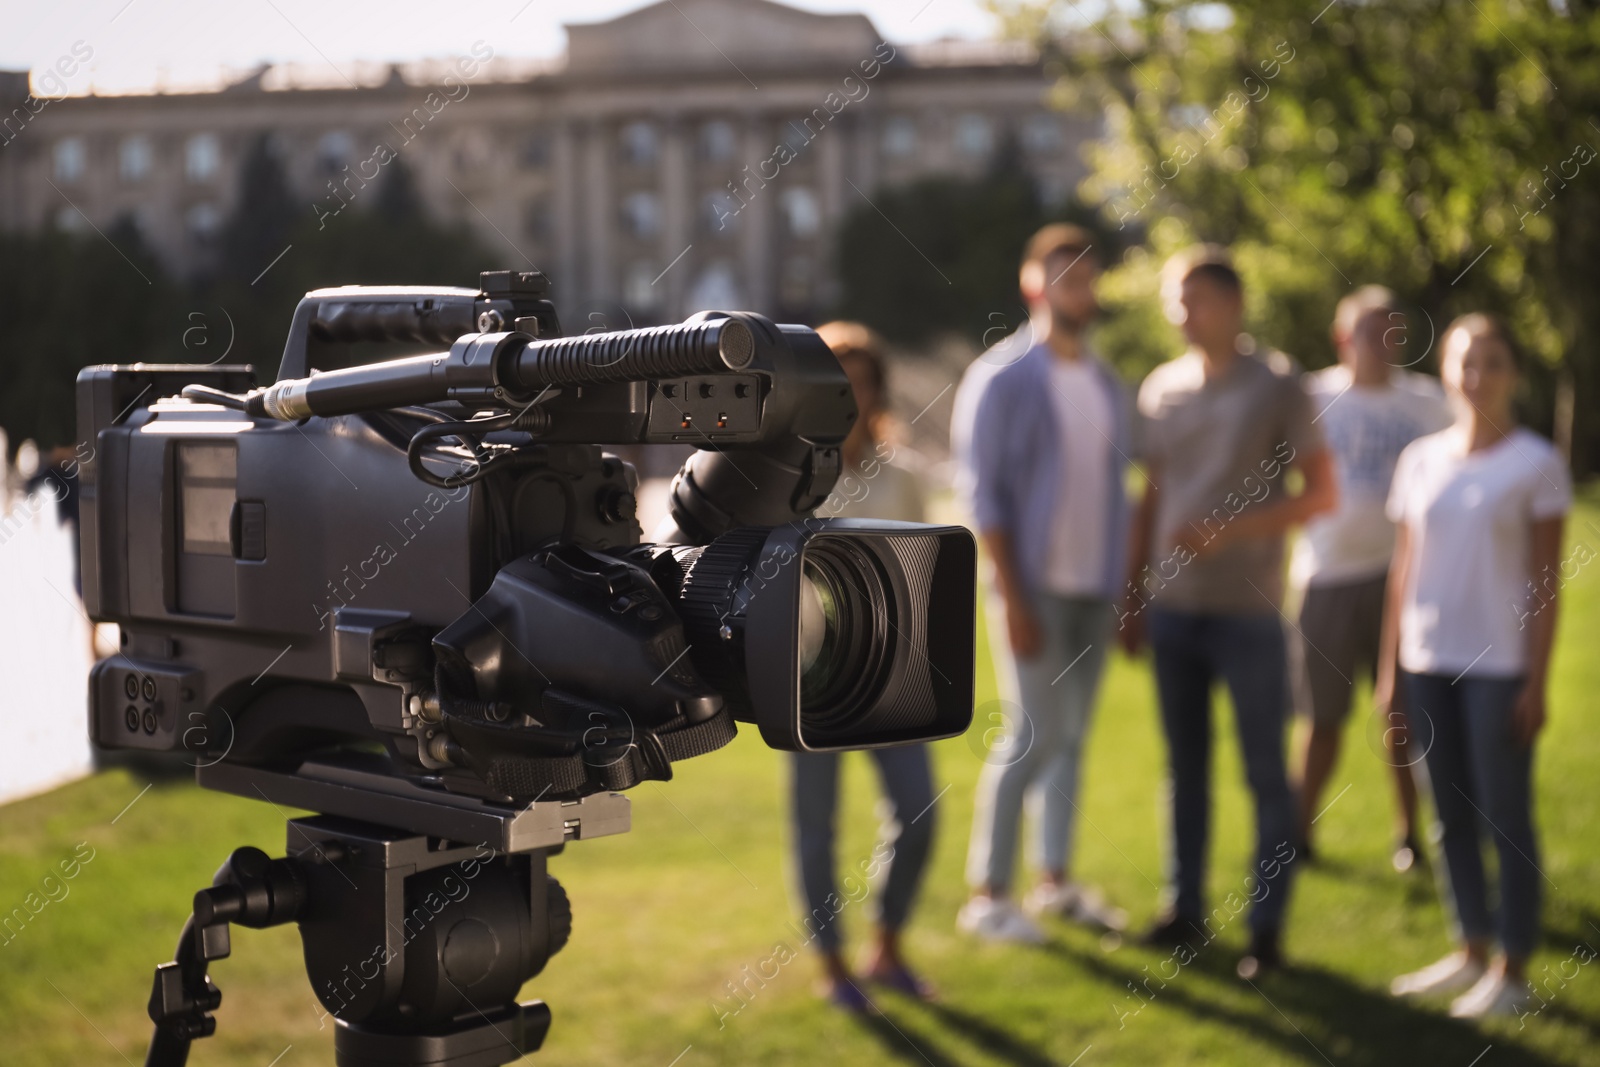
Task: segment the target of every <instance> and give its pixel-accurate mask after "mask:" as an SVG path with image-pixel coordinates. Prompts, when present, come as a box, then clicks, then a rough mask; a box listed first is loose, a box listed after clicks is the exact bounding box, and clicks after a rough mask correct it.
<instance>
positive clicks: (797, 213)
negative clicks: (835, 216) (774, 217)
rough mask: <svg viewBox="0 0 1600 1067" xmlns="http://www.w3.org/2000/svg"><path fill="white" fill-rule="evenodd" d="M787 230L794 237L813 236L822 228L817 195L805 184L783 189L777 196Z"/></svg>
mask: <svg viewBox="0 0 1600 1067" xmlns="http://www.w3.org/2000/svg"><path fill="white" fill-rule="evenodd" d="M779 203H780V204H782V205H783V214H784V218H785V219H787V220H788V223H789V232H790V233H791V234H793V235H794V236H795V237H815V236H816V235H817V232H818V231H819V230H821V229H822V208H821V207H820V206H819V205H818V204H817V195H816V194H815V193H813V192H812V191H811V190H810V189H808V188H806V187H805V186H803V185H801V186H796V187H795V188H792V189H785V190H784V191H783V193H782V195H781V197H780V198H779Z"/></svg>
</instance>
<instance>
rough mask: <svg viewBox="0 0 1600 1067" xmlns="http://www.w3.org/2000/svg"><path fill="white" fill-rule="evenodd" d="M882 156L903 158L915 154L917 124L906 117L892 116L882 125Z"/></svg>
mask: <svg viewBox="0 0 1600 1067" xmlns="http://www.w3.org/2000/svg"><path fill="white" fill-rule="evenodd" d="M883 154H884V155H886V156H895V157H897V158H901V159H903V158H905V157H906V156H914V155H916V154H917V123H916V120H915V119H912V118H910V117H908V116H906V115H894V116H892V117H891V118H890V119H889V121H888V122H885V123H884V124H883Z"/></svg>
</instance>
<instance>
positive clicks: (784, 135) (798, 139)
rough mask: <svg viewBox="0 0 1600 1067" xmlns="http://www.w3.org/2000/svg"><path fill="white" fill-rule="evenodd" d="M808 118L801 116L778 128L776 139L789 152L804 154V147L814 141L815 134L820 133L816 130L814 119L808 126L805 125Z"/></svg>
mask: <svg viewBox="0 0 1600 1067" xmlns="http://www.w3.org/2000/svg"><path fill="white" fill-rule="evenodd" d="M809 118H811V116H809V115H802V116H800V117H799V118H793V119H790V120H789V121H788V122H785V123H784V124H783V125H782V126H779V127H778V138H779V139H780V140H782V141H783V143H784V144H786V145H788V146H789V148H790V150H791V151H793V152H795V153H797V154H798V153H800V152H804V151H805V150H806V145H808V144H810V143H811V142H812V141H815V140H816V139H817V134H818V133H820V132H821V131H820V130H819V129H818V128H817V123H816V120H815V119H811V125H810V126H807V125H806V120H807V119H809Z"/></svg>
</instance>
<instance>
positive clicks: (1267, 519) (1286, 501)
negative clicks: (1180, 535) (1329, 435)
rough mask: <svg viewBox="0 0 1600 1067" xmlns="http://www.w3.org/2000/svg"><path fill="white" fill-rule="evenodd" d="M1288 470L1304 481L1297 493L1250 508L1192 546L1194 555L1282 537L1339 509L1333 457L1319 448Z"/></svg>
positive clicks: (1192, 543)
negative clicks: (1252, 539) (1256, 539)
mask: <svg viewBox="0 0 1600 1067" xmlns="http://www.w3.org/2000/svg"><path fill="white" fill-rule="evenodd" d="M1291 466H1292V467H1293V468H1294V469H1295V470H1298V471H1299V472H1300V473H1301V475H1302V476H1303V477H1304V478H1305V484H1304V485H1303V486H1301V488H1300V492H1298V493H1293V494H1290V493H1288V492H1284V493H1282V494H1280V495H1279V496H1278V499H1277V500H1266V501H1263V502H1262V503H1261V504H1259V505H1256V504H1251V505H1249V506H1247V507H1245V508H1244V510H1242V511H1240V512H1239V514H1238V515H1237V516H1235V517H1234V519H1233V521H1232V522H1230V523H1228V525H1226V526H1224V527H1223V528H1222V529H1221V531H1220V532H1218V534H1217V535H1216V536H1214V537H1212V538H1211V539H1210V540H1200V541H1198V543H1195V542H1191V544H1190V547H1192V548H1193V549H1194V551H1195V554H1196V555H1202V556H1203V555H1209V554H1210V553H1212V552H1215V551H1216V550H1217V549H1218V548H1220V547H1221V546H1223V545H1226V544H1231V543H1232V542H1234V541H1235V540H1238V539H1239V538H1245V537H1282V536H1283V535H1284V534H1286V533H1288V532H1289V529H1290V527H1293V526H1299V525H1301V524H1303V523H1304V522H1305V521H1306V520H1308V519H1310V518H1312V517H1313V516H1316V515H1321V514H1322V513H1323V512H1325V511H1332V510H1333V509H1334V508H1336V507H1338V506H1339V482H1338V479H1336V478H1335V477H1334V473H1333V454H1332V453H1331V452H1329V451H1328V449H1326V448H1318V449H1317V450H1316V451H1314V452H1312V453H1311V454H1310V455H1308V456H1306V457H1305V459H1304V460H1297V461H1296V462H1295V463H1293V464H1291Z"/></svg>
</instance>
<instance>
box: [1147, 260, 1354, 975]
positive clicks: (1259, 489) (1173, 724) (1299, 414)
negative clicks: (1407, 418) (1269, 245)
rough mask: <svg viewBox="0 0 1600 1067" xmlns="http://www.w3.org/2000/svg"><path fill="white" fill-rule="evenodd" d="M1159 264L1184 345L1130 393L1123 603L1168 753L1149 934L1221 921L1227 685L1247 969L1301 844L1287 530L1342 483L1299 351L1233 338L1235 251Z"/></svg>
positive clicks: (1239, 295) (1281, 900)
mask: <svg viewBox="0 0 1600 1067" xmlns="http://www.w3.org/2000/svg"><path fill="white" fill-rule="evenodd" d="M1165 275H1166V276H1165V279H1164V283H1163V293H1164V295H1165V296H1166V298H1167V304H1168V308H1167V310H1168V314H1169V315H1170V316H1171V317H1172V318H1173V320H1174V321H1175V322H1176V323H1177V324H1178V325H1180V326H1181V327H1182V330H1183V335H1184V338H1185V340H1186V341H1187V342H1188V349H1187V351H1185V352H1184V353H1183V354H1182V355H1180V356H1177V357H1176V358H1174V359H1172V360H1169V361H1168V362H1166V363H1164V364H1162V365H1161V366H1159V367H1157V368H1156V369H1155V370H1153V371H1151V372H1150V375H1149V376H1148V377H1147V378H1146V379H1145V381H1144V384H1143V385H1142V386H1141V387H1140V390H1139V409H1140V411H1141V413H1142V414H1143V416H1144V419H1145V423H1144V427H1145V435H1146V436H1145V445H1146V457H1147V459H1148V467H1147V471H1146V473H1147V481H1146V488H1145V493H1144V498H1143V501H1142V503H1141V504H1140V507H1139V510H1138V514H1137V517H1136V518H1135V520H1134V527H1133V538H1132V544H1133V547H1132V550H1131V553H1130V560H1129V564H1130V567H1129V572H1128V573H1129V581H1128V585H1127V593H1126V596H1125V598H1124V601H1123V604H1122V607H1121V610H1120V612H1119V616H1118V626H1119V628H1120V636H1121V639H1122V642H1123V645H1124V647H1125V648H1126V649H1127V650H1128V651H1129V652H1130V653H1133V652H1136V651H1138V649H1139V647H1140V646H1141V644H1142V643H1143V640H1144V636H1145V631H1146V629H1147V628H1148V631H1149V638H1150V644H1151V646H1152V649H1153V651H1154V655H1155V675H1156V687H1157V692H1158V696H1159V701H1160V705H1161V724H1162V727H1163V731H1164V733H1165V734H1166V739H1167V751H1168V757H1169V761H1170V765H1171V825H1172V833H1173V852H1172V868H1171V874H1170V876H1171V879H1172V883H1173V885H1172V888H1171V889H1170V890H1169V892H1168V895H1169V897H1170V900H1169V902H1168V904H1169V907H1168V909H1167V911H1166V913H1165V914H1164V915H1163V917H1162V918H1161V919H1159V920H1158V922H1157V924H1156V926H1155V927H1154V928H1153V929H1151V930H1150V931H1149V932H1148V933H1147V934H1146V935H1145V940H1146V942H1147V943H1150V944H1158V945H1177V944H1181V943H1184V942H1185V941H1186V940H1187V939H1190V938H1193V937H1200V938H1203V939H1205V940H1207V941H1209V940H1210V938H1211V937H1214V936H1215V933H1216V929H1215V928H1214V927H1213V924H1212V923H1211V917H1208V916H1207V913H1206V911H1205V906H1204V904H1203V902H1202V897H1203V890H1204V886H1205V865H1206V851H1207V845H1208V839H1209V837H1210V829H1211V738H1212V726H1211V689H1212V685H1213V684H1214V683H1215V682H1217V681H1218V680H1221V681H1223V682H1225V683H1226V684H1227V686H1228V691H1229V694H1230V695H1231V696H1232V698H1233V710H1234V718H1235V721H1236V723H1237V726H1238V734H1239V745H1240V748H1241V749H1242V750H1243V756H1244V767H1245V776H1246V779H1247V780H1248V783H1249V786H1250V792H1251V794H1252V796H1253V797H1254V800H1255V809H1256V863H1255V865H1254V867H1252V869H1251V874H1250V878H1249V880H1248V881H1247V882H1246V887H1247V893H1248V895H1249V897H1250V899H1251V900H1252V901H1253V907H1252V908H1251V910H1250V918H1249V923H1250V947H1249V949H1248V950H1247V952H1246V954H1245V955H1244V957H1243V958H1242V959H1241V960H1240V961H1239V965H1238V971H1239V974H1240V976H1241V977H1244V978H1247V979H1248V978H1254V977H1255V976H1256V975H1257V974H1258V973H1260V972H1262V971H1264V970H1268V969H1271V968H1275V967H1277V966H1280V965H1281V963H1282V955H1281V947H1280V946H1281V931H1282V926H1283V920H1284V914H1285V908H1286V905H1287V903H1288V896H1289V888H1290V883H1291V880H1292V879H1291V870H1292V865H1293V862H1294V860H1295V858H1296V854H1297V853H1296V848H1295V841H1297V840H1298V834H1297V833H1296V831H1295V817H1294V800H1293V796H1292V794H1291V793H1290V790H1289V781H1288V777H1287V775H1286V773H1285V767H1284V751H1283V745H1284V737H1283V734H1284V717H1285V712H1286V704H1287V695H1288V678H1287V662H1286V650H1285V644H1284V635H1283V626H1282V622H1281V619H1280V616H1281V608H1280V604H1281V603H1282V600H1283V550H1284V535H1285V533H1286V532H1287V531H1288V530H1289V529H1290V528H1291V527H1292V526H1294V525H1296V524H1298V523H1303V522H1305V521H1306V520H1307V519H1310V518H1311V517H1312V516H1314V515H1318V514H1321V513H1322V512H1325V511H1329V510H1331V509H1332V508H1333V507H1334V506H1335V505H1336V503H1337V497H1338V490H1337V488H1336V486H1335V483H1334V476H1333V464H1332V460H1331V459H1330V457H1329V455H1328V450H1327V448H1326V447H1325V446H1324V445H1323V441H1322V436H1321V433H1320V431H1319V427H1318V426H1317V425H1316V423H1315V421H1314V419H1313V416H1312V413H1311V405H1310V401H1309V399H1308V397H1307V396H1306V393H1305V390H1304V389H1303V388H1302V386H1301V383H1300V380H1299V376H1298V375H1297V374H1296V373H1295V371H1294V368H1293V366H1292V364H1291V363H1290V361H1289V360H1288V358H1287V357H1286V356H1284V355H1283V354H1282V353H1277V352H1272V353H1268V354H1266V355H1264V356H1257V355H1255V354H1254V351H1253V349H1254V345H1253V342H1249V341H1247V340H1246V339H1245V338H1244V336H1243V334H1242V327H1243V309H1244V303H1243V287H1242V285H1241V283H1240V280H1239V275H1238V273H1237V272H1236V271H1235V270H1234V268H1233V266H1232V264H1231V263H1230V262H1229V259H1228V256H1227V253H1226V252H1225V251H1224V250H1222V249H1218V248H1213V247H1204V248H1200V249H1194V250H1191V251H1190V252H1187V253H1180V254H1179V255H1178V256H1174V257H1173V259H1172V260H1171V261H1169V262H1168V264H1167V266H1166V270H1165ZM1247 348H1248V349H1249V351H1247V350H1246V349H1247ZM1290 469H1298V470H1299V471H1300V472H1301V474H1302V476H1303V479H1304V485H1303V487H1302V489H1301V491H1300V492H1299V493H1290V492H1289V489H1288V486H1287V485H1286V484H1285V481H1284V475H1285V474H1286V472H1287V471H1289V470H1290ZM1258 894H1259V895H1258ZM1222 921H1223V922H1226V921H1227V919H1226V917H1225V918H1224V919H1223V920H1222Z"/></svg>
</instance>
